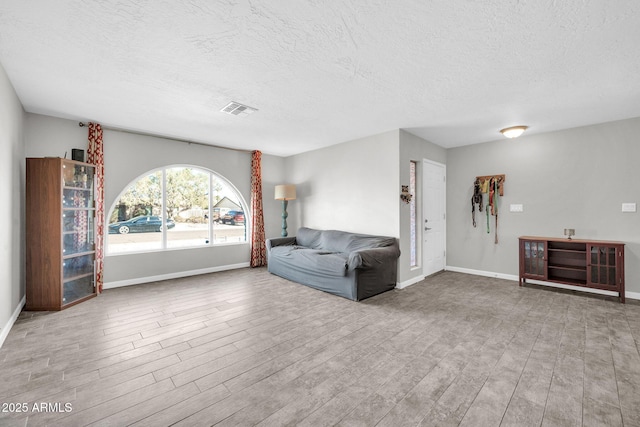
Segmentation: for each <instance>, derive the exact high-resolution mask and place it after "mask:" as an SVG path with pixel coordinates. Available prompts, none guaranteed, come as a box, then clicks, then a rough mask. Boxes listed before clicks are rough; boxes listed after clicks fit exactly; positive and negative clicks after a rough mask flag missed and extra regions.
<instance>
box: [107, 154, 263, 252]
mask: <svg viewBox="0 0 640 427" xmlns="http://www.w3.org/2000/svg"><path fill="white" fill-rule="evenodd" d="M173 168H191V169H196V170H199V171H201V172H206V173H208V174H209V200H208V202H209V206H208V212H209V220H208V221H210V222H211V215H212V212H213V192H212V191H211V188H213V182H214V179H218V180H220V181H223V183H224V184H225V185H227V186H228V188H229V189H230V190H231V191H232V192H234V193H235V195H236V196H237V197H238V201H239V202H240V207H241V208H242V210H243V212H244V218H245V222H244V230H245V240H244V241H242V242H225V243H215V242H214V239H213V226H212V224H211V223H209V224H208V231H209V233H208V234H209V235H208V240H209V242H208V243H203V244H200V245H193V246H178V247H168V246H167V233H164V232H163V233H161V240H160V243H161V247H160V248H158V249H146V250H134V251H125V252H110V251H109V240H108V235H109V222H108V221H109V219H110V218H111V216H112V215H113V212H114V209H115V208H116V206H118V202H119V201H120V198H121V197H122V196H123V195H124V194H125V193H126V192H127V190H128V189H129V187H131V186H132V185H133V184H135V183H136V182H138V181H139V180H140V179H143V178H145V177H147V176H149V175H152V174H154V173H156V172H158V171H160V172H161V179H162V191H161V196H160V197H161V200H160V208H161V212H162V215H151V216H158V217H160V220H161V221H162V227H163V229H164V224H165V223H166V222H167V212H166V208H165V206H166V197H167V185H166V184H167V173H166V171H167V170H168V169H173ZM248 207H249V205H248V204H247V202H246V201H245V199H244V197H243V196H242V193H241V192H240V191H239V190H238V188H237V187H236V186H235V185H234V184H233V183H232V182H231V181H230V180H228V179H227V178H226V177H224V176H223V175H221V174H219V173H218V172H215V171H213V170H211V169H209V168H207V167H203V166H197V165H192V164H172V165H167V166H161V167H158V168H154V169H151V170H148V171H146V172H144V173H142V174H140V175H138V176H137V177H136V178H134V179H132V180H131V181H129V182H128V183H127V184H126V185H125V187H124V188H123V189H122V190H121V191H120V193H118V195H117V196H116V198H115V199H114V201H113V203H112V204H111V207H110V208H109V211H108V214H107V215H105V226H104V230H105V231H104V236H103V246H104V254H105V257H107V256H122V255H135V254H146V253H153V252H167V251H179V250H189V249H206V248H213V247H221V246H222V247H224V246H234V245H248V244H249V243H250V242H251V228H250V227H249V224H250V221H251V215H250V212H249V209H248Z"/></svg>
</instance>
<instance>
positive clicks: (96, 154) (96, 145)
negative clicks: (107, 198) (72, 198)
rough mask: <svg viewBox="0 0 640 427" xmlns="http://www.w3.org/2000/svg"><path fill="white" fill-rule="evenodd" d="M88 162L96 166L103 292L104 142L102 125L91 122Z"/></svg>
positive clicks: (98, 273) (99, 272)
mask: <svg viewBox="0 0 640 427" xmlns="http://www.w3.org/2000/svg"><path fill="white" fill-rule="evenodd" d="M87 163H91V164H93V165H95V167H96V176H95V178H94V181H95V186H96V194H95V201H96V226H95V227H96V229H95V245H96V290H97V292H98V293H100V292H102V283H103V274H102V273H103V261H104V149H103V144H102V126H100V125H99V124H97V123H89V149H88V150H87Z"/></svg>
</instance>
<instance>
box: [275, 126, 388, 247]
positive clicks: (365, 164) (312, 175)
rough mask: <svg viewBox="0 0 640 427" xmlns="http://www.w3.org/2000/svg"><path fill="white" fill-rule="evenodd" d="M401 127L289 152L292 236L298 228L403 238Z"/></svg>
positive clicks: (288, 174)
mask: <svg viewBox="0 0 640 427" xmlns="http://www.w3.org/2000/svg"><path fill="white" fill-rule="evenodd" d="M398 156H399V149H398V130H395V131H391V132H386V133H383V134H379V135H373V136H370V137H367V138H362V139H357V140H354V141H349V142H345V143H342V144H338V145H333V146H330V147H326V148H322V149H319V150H315V151H309V152H306V153H303V154H298V155H295V156H291V157H287V158H286V160H285V165H286V169H287V171H286V177H287V180H288V181H289V182H290V183H292V184H296V185H297V197H298V198H297V200H293V201H290V202H289V208H288V213H289V221H288V224H289V229H288V230H289V235H290V236H292V235H295V232H296V230H297V229H298V227H301V226H305V227H311V228H319V229H336V230H344V231H351V232H357V233H365V234H379V235H387V236H394V237H399V236H400V235H399V218H398V203H400V198H399V194H400V184H399V157H398Z"/></svg>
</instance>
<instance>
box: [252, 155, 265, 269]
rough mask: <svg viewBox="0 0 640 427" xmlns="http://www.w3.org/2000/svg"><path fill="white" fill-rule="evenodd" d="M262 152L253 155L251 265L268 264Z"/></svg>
mask: <svg viewBox="0 0 640 427" xmlns="http://www.w3.org/2000/svg"><path fill="white" fill-rule="evenodd" d="M261 162H262V152H260V151H254V152H253V153H252V156H251V261H250V264H249V265H250V266H251V267H260V266H263V265H267V250H266V247H265V236H264V216H263V211H262V163H261Z"/></svg>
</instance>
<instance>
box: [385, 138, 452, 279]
mask: <svg viewBox="0 0 640 427" xmlns="http://www.w3.org/2000/svg"><path fill="white" fill-rule="evenodd" d="M399 137H400V171H399V173H400V185H409V162H410V161H415V162H417V165H416V166H417V168H416V172H417V180H416V181H417V182H416V187H417V190H418V194H414V197H415V198H416V208H417V215H416V216H417V221H418V223H419V224H418V228H417V232H418V236H417V240H418V253H417V259H418V267H416V268H411V246H410V245H411V224H410V219H411V216H410V210H409V205H408V204H406V203H402V202H400V203H399V216H400V252H401V255H400V259H399V261H398V282H400V283H406V282H412V281H413V280H415V279H419V278H422V277H423V273H422V227H421V226H420V224H422V221H421V218H422V194H421V188H422V160H424V159H426V160H431V161H434V162H438V163H442V164H444V165H446V163H447V150H445V149H444V148H442V147H440V146H439V145H435V144H432V143H431V142H429V141H426V140H424V139H422V138H420V137H418V136H415V135H413V134H411V133H409V132H407V131H404V130H400V134H399ZM397 191H398V200H399V199H400V196H399V193H400V188H398V190H397Z"/></svg>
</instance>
